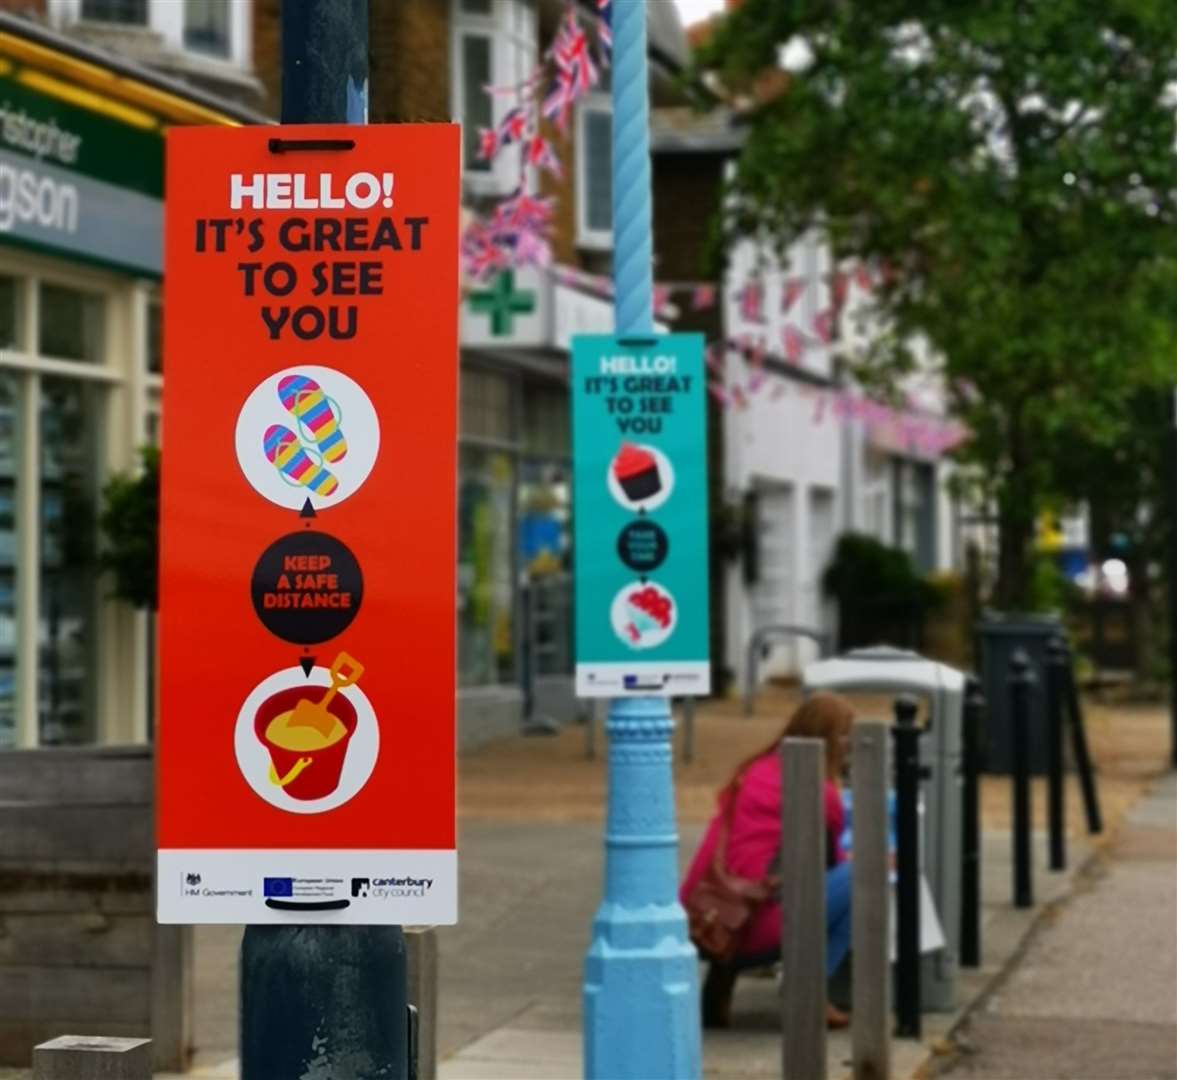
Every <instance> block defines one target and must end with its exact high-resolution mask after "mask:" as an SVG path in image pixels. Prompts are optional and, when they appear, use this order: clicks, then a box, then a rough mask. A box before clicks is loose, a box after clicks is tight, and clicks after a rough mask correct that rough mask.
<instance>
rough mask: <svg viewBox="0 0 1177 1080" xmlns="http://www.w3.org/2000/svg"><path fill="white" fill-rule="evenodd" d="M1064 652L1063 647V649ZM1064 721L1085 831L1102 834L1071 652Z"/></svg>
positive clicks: (1097, 797) (1068, 659)
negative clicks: (1077, 779)
mask: <svg viewBox="0 0 1177 1080" xmlns="http://www.w3.org/2000/svg"><path fill="white" fill-rule="evenodd" d="M1064 648H1065V645H1064ZM1066 657H1067V667H1066V679H1065V682H1066V698H1067V718H1068V720H1069V721H1070V730H1071V752H1072V754H1073V755H1074V757H1075V770H1076V771H1077V772H1078V773H1079V790H1080V791H1082V792H1083V809H1084V810H1085V811H1086V813H1087V831H1088V832H1089V833H1091V834H1092V835H1095V834H1096V833H1101V832H1103V815H1102V814H1101V813H1100V810H1099V793H1098V792H1097V791H1096V790H1095V770H1094V769H1093V768H1092V767H1091V754H1090V753H1089V752H1088V749H1087V732H1086V731H1085V730H1084V728H1083V709H1082V707H1081V705H1080V704H1079V685H1078V683H1077V682H1076V681H1075V664H1074V659H1073V657H1072V655H1071V650H1070V649H1067V650H1066Z"/></svg>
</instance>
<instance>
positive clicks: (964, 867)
mask: <svg viewBox="0 0 1177 1080" xmlns="http://www.w3.org/2000/svg"><path fill="white" fill-rule="evenodd" d="M963 719H964V730H963V733H962V734H963V736H964V745H963V747H962V754H961V758H962V760H961V766H962V770H963V776H962V778H961V800H962V803H963V806H962V810H961V843H960V962H961V966H962V967H980V966H981V805H980V791H979V788H978V785H977V779H978V776H979V774H980V772H981V761H982V757H983V755H982V750H981V746H982V741H983V727H984V723H985V695H984V694H983V693H982V692H981V684H980V683H979V682H978V681H977V680H976V679H969V683H968V689H967V690H966V691H965V699H964V718H963Z"/></svg>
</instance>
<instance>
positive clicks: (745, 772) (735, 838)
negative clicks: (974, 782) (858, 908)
mask: <svg viewBox="0 0 1177 1080" xmlns="http://www.w3.org/2000/svg"><path fill="white" fill-rule="evenodd" d="M853 721H854V707H853V706H852V705H851V704H850V702H849V701H847V700H846V699H845V698H844V697H841V696H840V695H838V694H828V693H822V694H814V695H813V696H812V697H810V698H808V699H807V700H806V701H805V702H803V703H802V704H801V705H800V706H799V707H798V708H797V710H796V712H794V713H793V716H792V718H791V719H790V720H789V722H788V724H786V725H785V729H784V731H783V732H781V734H780V735H779V736H778V737H777V738H775V739H774V740H773V741H772V742H771V743H770V744H769V745H768V746H766V747H765V748H764V749H763V750H762V751H760V752H759V753H757V754H754V755H753V756H752V757H750V758H748V759H747V760H746V761H744V762H743V763H742V764H741V765H740V766H739V767H738V768H737V769H736V771H735V772H734V773H733V774H732V778H731V779H730V780H729V781H728V782H727V784H726V785H725V786H724V787H723V789H722V790H721V791H720V793H719V806H718V809H717V810H716V813H715V816H714V817H713V818H712V819H711V824H710V825H709V826H708V827H707V832H706V834H705V835H704V837H703V842H702V843H701V844H700V845H699V850H698V851H697V852H696V853H695V857H694V859H692V860H691V865H690V868H689V869H688V870H687V875H686V878H685V879H684V881H683V883H682V888H681V889H680V890H679V897H680V899H681V900H682V901H683V903H684V904H685V903H686V900H687V897H688V896H689V895H690V894H691V891H692V890H693V889H694V887H695V885H696V883H697V882H698V881H699V879H700V878H702V876H703V875H704V874H705V873H706V871H707V868H708V867H709V866H710V865H711V864H712V862H713V861H714V859H715V852H716V848H717V846H718V844H719V839H720V833H721V831H722V829H723V826H724V822H725V821H726V820H727V817H728V813H729V804H730V803H731V800H733V799H734V800H735V804H734V806H731V807H730V814H731V826H730V832H729V835H728V839H727V859H726V864H725V868H726V869H727V870H728V872H730V873H732V874H735V875H738V876H739V877H742V878H748V879H751V880H754V881H761V880H763V879H765V878H767V877H769V876H771V875H773V874H775V873H776V863H777V857H778V853H779V851H780V844H781V759H780V742H781V739H783V738H786V737H798V738H815V739H821V740H822V741H823V742H824V743H825V751H826V752H825V763H826V780H825V791H824V798H825V823H826V837H827V847H826V852H827V859H826V865H827V867H828V869H827V870H826V967H827V971H828V973H829V974H833V972H834V971H835V970H837V968H838V966H839V965H840V964H841V963H842V961H843V960H844V959H845V957H846V953H847V952H848V951H849V948H850V867H849V864H848V863H847V862H846V858H845V855H844V853H843V852H842V848H841V843H840V837H841V835H842V828H843V824H844V813H843V809H842V796H841V792H840V791H839V788H838V784H839V783H840V781H841V777H842V772H843V769H844V766H845V764H846V759H847V756H848V755H849V751H850V726H851V724H852V723H853ZM780 952H781V906H780V903H779V901H777V900H775V899H773V900H769V901H768V902H766V903H764V904H763V905H761V907H760V908H759V910H757V911H756V912H755V913H754V914H753V915H752V918H751V919H750V920H749V921H748V924H747V926H746V928H745V930H744V933H743V936H742V938H741V941H740V947H739V952H738V953H737V956H736V959H735V960H734V961H733V962H731V963H726V964H720V963H717V962H716V961H714V960H711V963H710V967H709V969H708V973H707V980H706V982H705V984H704V986H703V1024H704V1026H706V1027H727V1025H728V1022H729V1019H730V1014H731V997H732V990H733V989H734V987H735V981H736V976H737V974H738V973H739V972H740V971H741V970H743V969H746V968H751V967H762V966H763V967H767V966H769V965H771V964H774V963H775V962H776V961H777V960H779V959H780ZM709 959H710V958H709ZM826 1021H827V1023H828V1025H829V1026H830V1027H845V1026H846V1024H847V1023H848V1022H849V1018H848V1017H847V1016H846V1014H845V1013H843V1012H841V1011H840V1010H838V1009H835V1008H834V1007H833V1006H832V1005H827V1007H826Z"/></svg>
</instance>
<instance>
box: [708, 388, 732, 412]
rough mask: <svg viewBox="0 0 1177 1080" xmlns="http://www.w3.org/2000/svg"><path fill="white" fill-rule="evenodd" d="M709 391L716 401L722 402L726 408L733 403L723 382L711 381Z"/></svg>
mask: <svg viewBox="0 0 1177 1080" xmlns="http://www.w3.org/2000/svg"><path fill="white" fill-rule="evenodd" d="M707 391H708V393H710V394H711V396H712V397H713V398H715V400H716V401H718V402H719V403H720V405H722V406H723V407H724V408H725V409H726V408H729V407H730V406H731V403H732V399H731V395H730V394H729V393H728V392H727V390H726V389H724V386H723V384H722V383H717V382H709V383H708V384H707Z"/></svg>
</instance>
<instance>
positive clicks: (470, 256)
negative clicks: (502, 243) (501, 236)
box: [461, 221, 508, 281]
mask: <svg viewBox="0 0 1177 1080" xmlns="http://www.w3.org/2000/svg"><path fill="white" fill-rule="evenodd" d="M461 256H462V265H463V266H464V267H465V270H466V273H467V274H469V275H470V276H471V277H472V278H474V280H475V281H485V280H486V279H487V278H488V277H490V276H491V275H492V274H494V273H496V272H498V271H499V270H501V269H503V268H504V267H505V266H506V265H507V263H508V259H507V254H506V252H504V251H503V250H502V248H500V247H499V245H498V244H496V243H495V239H494V235H493V233H492V231H491V230H490V229H489V228H488V227H487V225H486V223H485V222H482V221H472V222H471V223H470V224H469V226H467V228H466V231H465V232H464V233H463V234H462V246H461Z"/></svg>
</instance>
